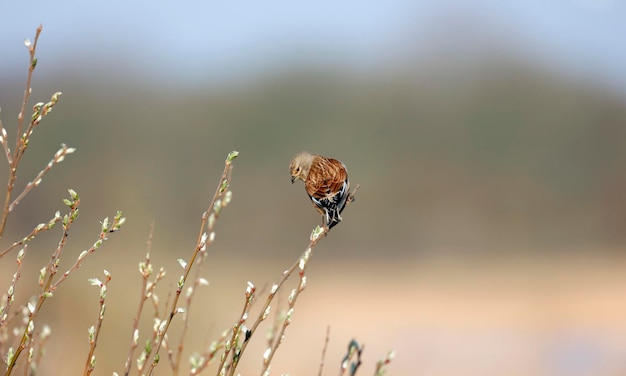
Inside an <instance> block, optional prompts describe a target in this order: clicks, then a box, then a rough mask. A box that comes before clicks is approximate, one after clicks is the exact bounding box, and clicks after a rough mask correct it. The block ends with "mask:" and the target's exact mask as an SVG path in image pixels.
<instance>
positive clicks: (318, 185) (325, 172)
mask: <svg viewBox="0 0 626 376" xmlns="http://www.w3.org/2000/svg"><path fill="white" fill-rule="evenodd" d="M347 182H348V172H347V171H346V166H344V164H343V163H341V162H340V161H338V160H336V159H331V158H324V157H319V156H317V157H316V158H315V160H314V161H313V163H312V164H311V169H310V170H309V175H308V176H307V179H306V182H305V187H306V192H307V193H308V194H309V196H311V198H314V199H317V200H320V199H330V198H332V197H333V196H336V195H337V194H339V195H343V194H344V193H345V190H346V188H347Z"/></svg>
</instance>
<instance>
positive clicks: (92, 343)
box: [83, 270, 111, 376]
mask: <svg viewBox="0 0 626 376" xmlns="http://www.w3.org/2000/svg"><path fill="white" fill-rule="evenodd" d="M104 276H105V279H104V282H101V281H100V280H99V279H97V278H92V279H90V280H89V281H90V283H91V284H92V285H94V286H100V309H99V310H98V319H97V320H96V326H95V327H94V326H92V327H91V328H89V354H88V355H87V361H86V362H85V368H84V370H83V376H88V375H91V373H92V372H93V369H94V367H95V365H96V357H95V355H94V352H95V351H96V345H97V344H98V335H99V334H100V328H102V321H103V320H104V311H105V308H106V305H105V304H104V301H105V299H106V294H107V285H108V283H109V282H110V281H111V274H110V273H109V272H108V271H106V270H105V271H104Z"/></svg>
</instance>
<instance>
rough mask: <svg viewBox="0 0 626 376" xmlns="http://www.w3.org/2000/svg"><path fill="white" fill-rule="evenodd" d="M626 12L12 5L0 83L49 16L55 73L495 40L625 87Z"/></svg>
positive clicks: (542, 7)
mask: <svg viewBox="0 0 626 376" xmlns="http://www.w3.org/2000/svg"><path fill="white" fill-rule="evenodd" d="M625 19H626V3H623V2H618V1H615V0H550V1H540V0H529V1H514V0H473V1H472V0H465V1H464V0H458V1H452V0H413V1H410V0H389V1H372V2H363V1H356V0H346V1H341V2H336V1H327V0H319V1H315V2H307V3H305V2H293V1H286V0H273V1H263V2H252V1H250V2H245V1H220V2H216V1H199V0H192V1H164V0H150V1H149V0H133V1H119V0H111V1H106V2H85V1H77V0H71V1H70V0H66V1H54V2H51V1H40V0H34V1H28V2H10V1H5V2H3V3H2V4H1V5H0V80H1V79H2V78H3V77H5V78H6V77H10V76H12V75H13V74H14V72H15V70H16V69H22V68H23V63H24V61H25V60H26V59H27V55H26V53H25V50H24V48H23V44H22V43H23V40H24V39H25V38H32V36H33V35H34V31H35V29H36V27H37V26H38V25H39V24H40V23H41V24H43V25H44V33H43V36H42V38H41V45H40V49H39V54H40V57H41V56H45V58H46V59H47V60H48V61H47V63H48V64H49V65H48V67H49V69H55V68H56V67H59V66H63V65H64V64H65V65H67V62H68V61H69V62H72V63H75V64H78V65H82V66H83V69H85V70H94V71H96V72H97V71H113V72H115V71H116V70H119V71H120V72H121V73H123V71H126V70H127V71H126V73H127V74H129V75H135V76H137V77H139V78H144V79H150V80H154V77H155V76H156V77H159V78H160V79H161V80H163V81H164V82H170V83H174V84H176V83H178V84H182V85H190V84H193V82H194V80H196V79H197V78H198V77H204V78H206V77H209V78H210V79H214V80H222V81H226V82H228V81H229V80H232V81H237V79H241V78H242V77H248V76H250V75H252V76H254V75H255V74H257V73H258V72H264V71H267V70H272V69H273V68H275V67H280V66H281V65H284V64H289V63H294V62H295V63H297V62H301V63H310V64H322V65H324V64H330V65H337V66H340V67H342V66H343V67H347V68H348V69H365V70H367V69H377V68H378V67H380V66H386V65H388V64H390V63H394V62H397V61H398V60H402V59H404V58H405V57H406V56H407V54H410V55H411V56H412V57H413V58H415V59H418V60H419V58H420V57H421V56H422V55H427V54H429V53H431V52H432V51H439V50H440V49H441V46H444V47H445V46H448V45H451V46H452V47H451V48H468V49H472V47H479V45H480V44H481V43H482V40H483V39H484V38H485V37H486V39H492V41H493V40H495V41H499V42H500V43H501V44H505V45H508V48H510V49H511V50H512V51H514V52H521V53H522V54H526V55H528V56H530V57H531V58H532V59H537V60H538V61H540V62H542V63H545V64H551V65H554V66H556V67H557V69H562V70H563V71H564V72H565V73H566V74H572V75H574V76H577V75H580V76H585V77H591V78H592V79H593V80H596V81H598V82H599V83H601V84H602V85H608V86H611V87H613V88H616V89H618V90H619V91H622V92H625V93H626V69H624V67H625V66H626V48H624V42H623V41H624V38H625V37H626V22H624V20H625ZM449 48H450V47H449ZM478 51H480V49H478ZM0 85H1V81H0ZM0 90H1V86H0Z"/></svg>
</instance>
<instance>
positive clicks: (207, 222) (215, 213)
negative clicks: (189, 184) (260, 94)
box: [148, 151, 239, 375]
mask: <svg viewBox="0 0 626 376" xmlns="http://www.w3.org/2000/svg"><path fill="white" fill-rule="evenodd" d="M238 155H239V152H237V151H232V152H230V153H229V154H228V156H227V157H226V163H225V167H224V172H223V173H222V176H221V178H220V182H219V184H218V186H217V189H216V190H215V194H214V195H213V198H212V199H211V203H210V204H209V207H208V208H207V210H206V211H205V212H204V213H203V214H202V219H201V221H200V230H199V232H198V239H197V242H196V247H195V249H194V252H193V254H192V256H191V260H190V261H189V263H187V264H186V265H185V271H184V273H183V275H182V276H181V278H180V279H179V281H178V285H177V288H176V294H175V295H174V300H173V301H172V306H171V310H170V313H169V315H168V317H167V319H165V320H162V321H161V322H162V325H161V326H162V327H161V328H159V336H158V339H157V343H156V346H155V351H154V358H153V361H152V364H151V366H150V370H149V372H148V375H152V374H153V372H154V368H155V367H156V365H157V364H158V362H159V350H160V349H161V345H162V343H163V340H164V338H165V334H166V333H167V330H168V329H169V327H170V325H171V323H172V319H173V318H174V316H175V315H176V313H178V312H179V309H178V307H177V304H178V299H179V298H180V293H181V292H182V288H183V287H184V285H185V282H186V281H187V278H188V277H189V272H190V271H191V268H192V267H193V265H194V262H195V260H196V258H197V257H198V255H199V253H200V252H204V251H205V250H206V247H207V246H209V245H211V244H212V243H213V241H214V239H215V232H214V228H215V222H216V221H217V218H218V217H219V215H220V212H221V210H222V208H223V207H225V206H226V205H228V203H229V202H230V197H231V193H230V191H229V190H228V188H229V185H230V176H231V172H232V168H233V165H232V161H233V159H235V158H236V157H237V156H238ZM207 231H208V233H209V235H207Z"/></svg>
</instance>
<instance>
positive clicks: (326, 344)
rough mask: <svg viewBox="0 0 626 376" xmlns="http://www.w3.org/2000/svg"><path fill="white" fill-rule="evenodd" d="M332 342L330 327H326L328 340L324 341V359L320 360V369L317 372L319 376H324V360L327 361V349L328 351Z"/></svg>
mask: <svg viewBox="0 0 626 376" xmlns="http://www.w3.org/2000/svg"><path fill="white" fill-rule="evenodd" d="M329 341H330V326H327V327H326V339H325V340H324V347H323V348H322V359H321V360H320V369H319V371H318V372H317V376H322V371H323V370H324V360H325V359H326V349H328V342H329Z"/></svg>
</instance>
